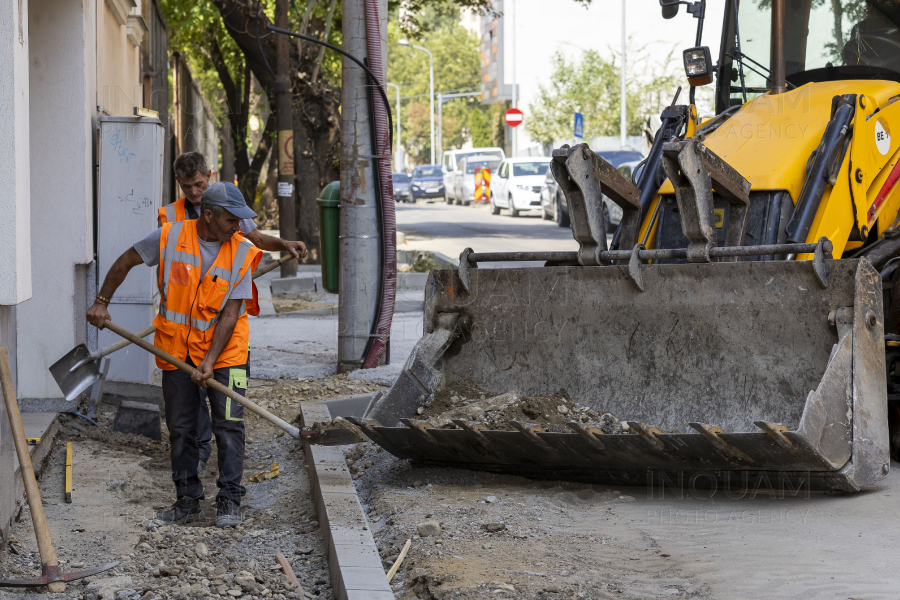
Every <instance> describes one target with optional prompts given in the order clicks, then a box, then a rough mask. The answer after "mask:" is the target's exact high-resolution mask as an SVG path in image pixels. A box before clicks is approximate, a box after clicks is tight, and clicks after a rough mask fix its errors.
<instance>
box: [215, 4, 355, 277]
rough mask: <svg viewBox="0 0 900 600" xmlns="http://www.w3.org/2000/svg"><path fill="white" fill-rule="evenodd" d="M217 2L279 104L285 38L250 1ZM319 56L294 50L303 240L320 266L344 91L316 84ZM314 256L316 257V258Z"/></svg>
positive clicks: (336, 171) (253, 67) (337, 156)
mask: <svg viewBox="0 0 900 600" xmlns="http://www.w3.org/2000/svg"><path fill="white" fill-rule="evenodd" d="M213 1H214V3H215V5H216V7H217V8H218V9H219V12H220V13H221V15H222V20H223V22H224V23H225V27H226V29H227V30H228V33H229V34H230V35H231V37H232V38H233V39H234V40H235V42H236V43H237V45H238V47H239V48H240V49H241V51H242V52H243V53H244V59H245V60H246V61H247V63H248V64H249V66H250V69H251V70H252V71H253V74H254V75H255V76H256V79H257V81H259V83H260V85H261V86H262V87H263V88H264V89H265V90H266V93H267V95H268V96H269V99H270V101H271V100H274V90H275V73H274V67H275V37H274V36H275V35H280V34H275V33H273V32H271V31H268V30H266V25H268V24H269V23H270V21H269V20H268V18H267V17H266V16H265V14H264V13H263V12H262V11H260V12H259V16H258V17H257V16H256V13H255V11H254V9H255V7H256V4H255V3H253V2H250V0H246V1H241V0H213ZM257 27H258V29H257ZM257 31H259V40H258V41H257V37H256V32H257ZM260 49H261V50H260ZM317 58H318V52H310V51H305V52H303V56H302V57H301V56H300V55H299V54H298V52H297V47H296V46H293V45H292V46H291V69H290V72H291V84H292V108H293V110H292V113H293V129H294V172H295V173H296V175H295V186H296V190H297V201H296V219H297V236H298V238H299V239H301V240H303V241H304V242H306V244H307V246H308V247H309V248H310V256H311V259H310V260H309V261H308V262H319V260H320V259H321V251H320V250H319V225H318V210H317V206H316V198H318V196H319V192H320V191H321V189H322V188H323V187H324V186H325V185H327V184H328V183H330V182H332V181H337V180H339V179H340V156H341V148H340V144H341V141H340V140H341V137H340V117H339V114H340V113H339V107H340V102H341V94H340V89H339V88H335V87H332V86H330V85H328V84H327V83H326V82H324V81H318V82H316V83H315V84H313V85H310V83H309V81H310V79H311V77H310V76H311V73H312V71H313V69H314V67H315V60H316V59H317ZM266 62H268V66H267V64H266ZM270 67H271V68H270ZM298 74H302V75H301V76H298ZM270 104H272V103H271V102H270ZM274 154H275V153H273V155H274ZM270 160H271V158H270ZM251 171H252V169H251ZM313 250H315V252H313ZM313 256H315V257H316V258H315V259H312V257H313Z"/></svg>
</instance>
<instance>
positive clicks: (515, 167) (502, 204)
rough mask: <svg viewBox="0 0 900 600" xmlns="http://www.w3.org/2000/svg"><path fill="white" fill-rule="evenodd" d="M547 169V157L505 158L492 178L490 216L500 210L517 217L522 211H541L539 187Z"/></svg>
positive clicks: (548, 165)
mask: <svg viewBox="0 0 900 600" xmlns="http://www.w3.org/2000/svg"><path fill="white" fill-rule="evenodd" d="M549 168H550V159H549V158H539V157H528V156H523V157H519V158H507V159H506V160H504V161H503V162H502V163H500V167H499V168H498V169H497V175H495V176H494V177H492V179H491V214H492V215H499V214H500V209H501V208H506V209H509V216H511V217H518V216H519V213H520V212H522V211H523V210H541V184H543V183H544V177H545V176H546V175H547V170H548V169H549Z"/></svg>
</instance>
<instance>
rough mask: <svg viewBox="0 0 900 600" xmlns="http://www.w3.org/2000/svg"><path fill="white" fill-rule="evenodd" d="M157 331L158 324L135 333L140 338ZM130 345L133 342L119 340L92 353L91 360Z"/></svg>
mask: <svg viewBox="0 0 900 600" xmlns="http://www.w3.org/2000/svg"><path fill="white" fill-rule="evenodd" d="M155 331H156V325H151V326H150V327H148V328H146V329H141V330H140V331H138V332H137V333H136V334H134V335H136V336H138V337H139V338H145V337H147V336H148V335H150V334H151V333H153V332H155ZM130 345H131V342H130V341H128V340H119V341H118V342H116V343H115V344H110V345H109V346H107V347H106V348H104V349H102V350H99V351H97V353H96V354H92V355H91V356H90V357H89V358H90V359H91V360H95V359H98V358H103V357H104V356H106V355H108V354H112V353H113V352H116V351H117V350H121V349H122V348H124V347H125V346H130Z"/></svg>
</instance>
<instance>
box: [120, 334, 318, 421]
mask: <svg viewBox="0 0 900 600" xmlns="http://www.w3.org/2000/svg"><path fill="white" fill-rule="evenodd" d="M103 326H104V327H106V328H107V329H109V330H110V331H112V332H113V333H117V334H119V335H121V336H122V337H123V338H125V339H126V340H130V341H131V343H133V344H135V345H137V346H140V347H141V348H143V349H144V350H146V351H147V352H150V353H151V354H154V355H156V356H158V357H159V358H161V359H163V360H164V361H166V362H167V363H169V364H170V365H172V366H174V367H178V369H180V370H182V371H184V372H185V373H189V374H191V375H193V374H194V373H196V372H197V369H195V368H194V367H192V366H190V365H189V364H187V363H186V362H183V361H180V360H178V359H177V358H175V357H174V356H172V355H171V354H169V353H168V352H165V351H163V350H160V349H159V348H157V347H156V346H154V345H153V344H151V343H149V342H147V341H145V340H142V339H141V338H139V337H137V336H136V335H134V334H133V333H131V332H129V331H128V330H126V329H123V328H122V327H119V326H118V325H116V324H115V323H113V322H112V321H107V322H106V323H105V324H104V325H103ZM206 385H208V386H209V387H211V388H212V389H214V390H216V391H217V392H219V393H221V394H225V395H226V396H228V397H229V398H231V399H232V400H234V401H235V402H237V403H238V404H240V405H241V406H243V407H245V408H247V409H248V410H250V411H251V412H254V413H256V414H257V415H259V416H260V417H262V418H263V419H265V420H267V421H268V422H270V423H272V424H273V425H276V426H278V427H281V428H282V429H284V430H285V431H286V432H288V433H289V434H290V435H291V437H295V438H299V437H300V430H299V429H297V428H296V427H294V426H293V425H291V424H290V423H288V422H287V421H284V420H282V419H280V418H278V417H276V416H275V415H273V414H272V413H270V412H269V411H267V410H266V409H264V408H263V407H261V406H259V405H258V404H256V403H254V402H252V401H250V400H248V399H246V398H244V397H243V396H241V395H240V394H238V393H237V392H235V391H234V390H232V389H231V388H228V387H226V386H224V385H222V384H221V383H219V382H218V381H216V380H215V379H207V380H206Z"/></svg>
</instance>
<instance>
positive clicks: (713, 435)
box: [688, 423, 728, 450]
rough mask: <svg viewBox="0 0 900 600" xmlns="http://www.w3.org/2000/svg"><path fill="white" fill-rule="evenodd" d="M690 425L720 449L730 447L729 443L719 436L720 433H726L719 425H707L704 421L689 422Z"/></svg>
mask: <svg viewBox="0 0 900 600" xmlns="http://www.w3.org/2000/svg"><path fill="white" fill-rule="evenodd" d="M688 425H689V426H690V427H691V429H694V430H695V431H697V433H699V434H701V435H702V436H703V437H705V438H706V439H707V440H709V442H710V443H711V444H712V445H713V446H715V447H716V448H718V449H719V450H725V449H726V448H727V447H728V444H726V443H725V442H724V441H722V438H720V437H719V434H720V433H725V430H724V429H722V428H721V427H719V426H718V425H706V424H704V423H688Z"/></svg>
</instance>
